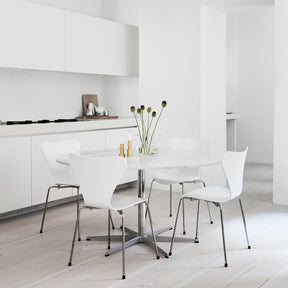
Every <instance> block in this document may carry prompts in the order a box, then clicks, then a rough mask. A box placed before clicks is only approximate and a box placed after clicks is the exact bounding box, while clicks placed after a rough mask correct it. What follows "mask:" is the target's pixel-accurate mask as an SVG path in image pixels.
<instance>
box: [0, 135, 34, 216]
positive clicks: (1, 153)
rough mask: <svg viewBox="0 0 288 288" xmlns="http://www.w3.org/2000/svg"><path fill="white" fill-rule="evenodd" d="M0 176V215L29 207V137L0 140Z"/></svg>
mask: <svg viewBox="0 0 288 288" xmlns="http://www.w3.org/2000/svg"><path fill="white" fill-rule="evenodd" d="M0 175H1V176H0V179H1V180H0V194H1V201H0V213H4V212H8V211H12V210H16V209H20V208H23V207H28V206H30V205H31V141H30V137H19V138H0Z"/></svg>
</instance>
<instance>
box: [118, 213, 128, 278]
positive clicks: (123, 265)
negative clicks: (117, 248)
mask: <svg viewBox="0 0 288 288" xmlns="http://www.w3.org/2000/svg"><path fill="white" fill-rule="evenodd" d="M118 212H119V214H120V215H121V217H122V279H126V273H125V219H124V213H123V211H118Z"/></svg>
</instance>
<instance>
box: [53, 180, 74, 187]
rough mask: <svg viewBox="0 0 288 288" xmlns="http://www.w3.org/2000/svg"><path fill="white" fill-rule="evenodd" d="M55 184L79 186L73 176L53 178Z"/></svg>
mask: <svg viewBox="0 0 288 288" xmlns="http://www.w3.org/2000/svg"><path fill="white" fill-rule="evenodd" d="M55 180H56V182H55V183H56V185H75V186H79V183H77V182H76V181H75V179H73V178H63V179H55Z"/></svg>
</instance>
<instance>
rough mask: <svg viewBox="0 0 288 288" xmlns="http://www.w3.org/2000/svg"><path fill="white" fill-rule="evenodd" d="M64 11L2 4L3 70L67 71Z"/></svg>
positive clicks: (0, 54)
mask: <svg viewBox="0 0 288 288" xmlns="http://www.w3.org/2000/svg"><path fill="white" fill-rule="evenodd" d="M64 50H65V49H64V10H60V9H55V8H52V7H48V6H42V5H37V4H32V3H29V2H25V1H15V0H1V1H0V67H10V68H27V69H38V70H54V71H64V59H65V57H64Z"/></svg>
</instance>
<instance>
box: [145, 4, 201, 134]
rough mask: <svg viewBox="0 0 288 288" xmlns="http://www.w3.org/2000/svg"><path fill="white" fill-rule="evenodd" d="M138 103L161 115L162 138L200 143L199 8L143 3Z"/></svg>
mask: <svg viewBox="0 0 288 288" xmlns="http://www.w3.org/2000/svg"><path fill="white" fill-rule="evenodd" d="M139 35H140V57H139V58H140V60H139V61H140V70H139V79H140V83H139V84H140V87H139V91H140V102H141V103H144V104H146V105H149V106H152V107H153V108H155V109H156V110H157V111H159V110H160V107H161V101H162V100H167V102H168V105H167V109H166V111H165V113H163V117H162V119H161V121H160V122H159V127H158V128H159V130H158V131H161V134H163V135H165V136H172V135H173V136H175V135H179V136H186V137H194V138H199V137H200V4H199V1H198V0H193V1H191V0H181V1H179V0H157V1H155V0H143V1H142V2H141V5H140V20H139Z"/></svg>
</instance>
